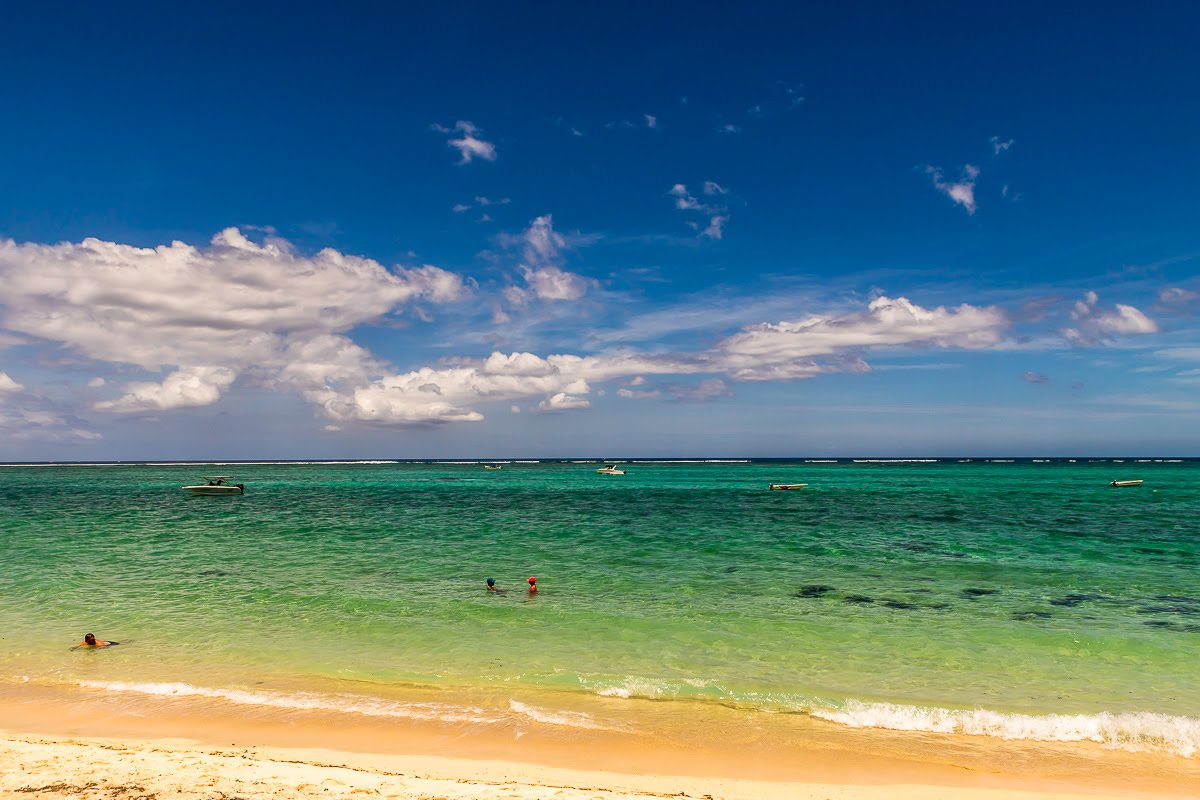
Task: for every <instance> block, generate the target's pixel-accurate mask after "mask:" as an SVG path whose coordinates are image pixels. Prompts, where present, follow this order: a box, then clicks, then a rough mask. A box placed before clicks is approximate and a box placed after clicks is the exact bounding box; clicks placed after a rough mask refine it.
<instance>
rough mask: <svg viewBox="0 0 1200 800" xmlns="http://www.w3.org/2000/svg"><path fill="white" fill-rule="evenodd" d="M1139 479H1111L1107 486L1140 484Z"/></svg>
mask: <svg viewBox="0 0 1200 800" xmlns="http://www.w3.org/2000/svg"><path fill="white" fill-rule="evenodd" d="M1141 485H1142V482H1141V481H1113V482H1112V483H1110V484H1109V486H1141Z"/></svg>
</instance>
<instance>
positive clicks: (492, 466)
mask: <svg viewBox="0 0 1200 800" xmlns="http://www.w3.org/2000/svg"><path fill="white" fill-rule="evenodd" d="M483 468H484V469H504V467H503V466H502V465H500V464H484V465H483Z"/></svg>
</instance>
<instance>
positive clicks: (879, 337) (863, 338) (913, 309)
mask: <svg viewBox="0 0 1200 800" xmlns="http://www.w3.org/2000/svg"><path fill="white" fill-rule="evenodd" d="M1008 325H1009V320H1008V316H1007V315H1006V314H1005V313H1004V311H1002V310H1001V309H999V308H997V307H995V306H989V307H978V306H971V305H965V304H964V305H961V306H959V307H958V308H957V309H947V308H945V307H943V306H938V307H937V308H934V309H927V308H923V307H921V306H918V305H916V304H915V303H913V302H911V301H909V300H908V299H907V298H905V297H898V298H896V299H894V300H893V299H891V298H888V297H877V298H876V299H874V300H872V301H871V302H870V304H869V305H868V306H867V311H866V312H859V313H850V314H844V315H841V316H828V315H818V314H814V315H811V316H808V317H805V318H803V319H800V320H796V321H794V322H780V323H777V324H769V323H764V324H761V325H753V326H750V327H748V328H746V329H745V330H744V331H742V332H741V333H738V334H736V335H734V336H731V337H729V338H728V339H726V340H725V341H724V342H722V343H721V344H720V345H719V347H720V349H721V350H723V351H724V352H725V353H726V354H727V355H728V357H729V358H730V360H731V362H732V363H738V362H739V360H742V361H744V362H746V363H747V365H750V366H757V365H762V364H764V363H784V362H788V361H792V360H794V359H800V358H811V357H814V356H825V355H831V354H834V353H837V352H838V351H842V350H848V349H856V348H864V347H895V346H912V345H920V346H934V347H945V348H963V349H982V348H988V347H993V346H995V345H996V344H998V343H999V342H1000V341H1001V339H1002V338H1003V334H1004V331H1005V329H1007V327H1008Z"/></svg>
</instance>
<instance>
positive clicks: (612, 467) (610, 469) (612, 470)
mask: <svg viewBox="0 0 1200 800" xmlns="http://www.w3.org/2000/svg"><path fill="white" fill-rule="evenodd" d="M596 472H599V473H600V474H601V475H624V474H625V470H623V469H617V465H616V464H605V465H604V466H603V467H601V468H600V469H598V470H596Z"/></svg>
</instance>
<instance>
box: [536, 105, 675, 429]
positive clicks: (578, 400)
mask: <svg viewBox="0 0 1200 800" xmlns="http://www.w3.org/2000/svg"><path fill="white" fill-rule="evenodd" d="M651 127H653V126H651ZM591 407H592V404H591V402H590V401H588V400H587V399H586V398H583V397H574V396H572V395H569V394H567V393H566V392H558V393H556V394H552V395H550V396H549V397H547V398H546V399H545V400H543V401H542V402H540V403H538V405H537V410H538V411H570V410H572V409H578V408H591Z"/></svg>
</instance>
